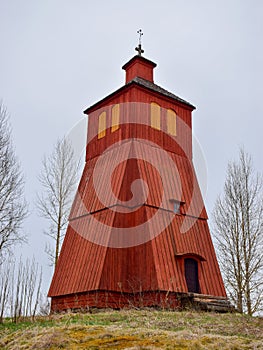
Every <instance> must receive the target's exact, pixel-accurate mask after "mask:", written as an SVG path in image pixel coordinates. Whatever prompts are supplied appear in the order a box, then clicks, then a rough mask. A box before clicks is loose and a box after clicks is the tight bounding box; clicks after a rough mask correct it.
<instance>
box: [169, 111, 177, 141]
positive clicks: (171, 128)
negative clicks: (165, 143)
mask: <svg viewBox="0 0 263 350" xmlns="http://www.w3.org/2000/svg"><path fill="white" fill-rule="evenodd" d="M167 131H168V133H169V134H170V135H173V136H176V113H175V112H174V111H172V110H171V109H168V110H167Z"/></svg>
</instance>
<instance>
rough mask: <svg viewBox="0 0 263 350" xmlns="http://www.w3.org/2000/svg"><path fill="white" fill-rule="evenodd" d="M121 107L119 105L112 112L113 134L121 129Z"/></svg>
mask: <svg viewBox="0 0 263 350" xmlns="http://www.w3.org/2000/svg"><path fill="white" fill-rule="evenodd" d="M119 123H120V105H119V104H117V105H115V106H113V107H112V110H111V132H114V131H116V130H118V129H119V127H120V124H119Z"/></svg>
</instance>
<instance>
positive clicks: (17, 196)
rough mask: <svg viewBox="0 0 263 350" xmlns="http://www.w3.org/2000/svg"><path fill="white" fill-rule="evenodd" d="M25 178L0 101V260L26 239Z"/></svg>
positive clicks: (4, 110) (6, 115) (5, 113)
mask: <svg viewBox="0 0 263 350" xmlns="http://www.w3.org/2000/svg"><path fill="white" fill-rule="evenodd" d="M23 189H24V180H23V176H22V174H21V170H20V165H19V163H18V161H17V158H16V156H15V153H14V149H13V145H12V142H11V129H10V124H9V117H8V114H7V111H6V109H5V107H4V106H3V104H2V103H0V263H1V261H2V260H3V259H4V256H5V255H6V253H7V252H10V251H11V250H12V248H13V246H14V244H16V243H18V242H22V241H24V240H25V235H24V234H22V233H21V227H22V223H23V220H24V218H25V217H26V215H27V208H26V202H25V200H24V195H23Z"/></svg>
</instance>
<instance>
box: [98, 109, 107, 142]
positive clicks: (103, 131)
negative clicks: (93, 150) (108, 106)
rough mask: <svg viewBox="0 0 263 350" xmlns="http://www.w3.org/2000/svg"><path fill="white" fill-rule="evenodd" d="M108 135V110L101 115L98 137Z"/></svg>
mask: <svg viewBox="0 0 263 350" xmlns="http://www.w3.org/2000/svg"><path fill="white" fill-rule="evenodd" d="M105 135H106V112H102V113H101V114H100V115H99V127H98V139H101V138H102V137H104V136H105Z"/></svg>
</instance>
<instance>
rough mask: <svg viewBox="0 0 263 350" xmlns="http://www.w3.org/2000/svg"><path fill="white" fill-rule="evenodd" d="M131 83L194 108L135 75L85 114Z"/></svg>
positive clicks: (192, 107)
mask: <svg viewBox="0 0 263 350" xmlns="http://www.w3.org/2000/svg"><path fill="white" fill-rule="evenodd" d="M132 84H136V85H139V86H142V87H144V88H146V89H148V90H151V91H154V92H157V93H159V94H161V95H163V96H167V97H169V98H171V99H173V100H176V101H178V102H180V103H183V104H184V105H187V106H189V107H190V108H191V109H192V110H194V109H195V106H193V105H192V104H191V103H189V102H187V101H185V100H183V99H182V98H180V97H178V96H176V95H174V94H173V93H171V92H169V91H167V90H165V89H163V88H162V87H160V86H159V85H156V84H154V83H152V82H151V81H149V80H146V79H143V78H140V77H135V78H133V79H132V80H130V81H129V82H128V83H127V84H125V85H123V86H122V87H120V88H119V89H118V90H116V91H114V92H112V93H111V94H109V95H108V96H106V97H104V98H103V99H101V100H100V101H98V102H96V103H94V104H93V105H91V106H90V107H88V108H87V109H86V110H85V111H84V113H85V114H88V113H90V111H91V110H94V108H95V107H97V106H99V105H100V104H101V103H103V102H104V101H106V100H107V99H108V98H110V97H112V96H114V95H115V94H117V93H119V92H121V91H122V90H124V89H125V88H127V87H128V86H130V85H132Z"/></svg>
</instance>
